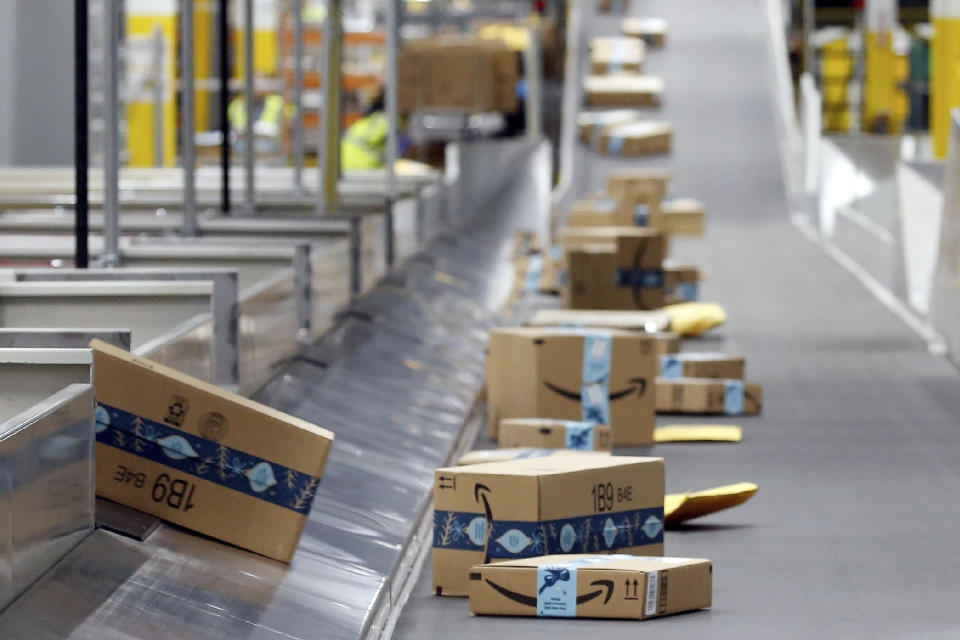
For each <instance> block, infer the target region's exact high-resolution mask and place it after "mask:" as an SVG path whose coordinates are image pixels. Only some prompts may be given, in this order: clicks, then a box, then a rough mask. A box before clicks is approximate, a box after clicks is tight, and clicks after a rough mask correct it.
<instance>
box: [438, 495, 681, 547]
mask: <svg viewBox="0 0 960 640" xmlns="http://www.w3.org/2000/svg"><path fill="white" fill-rule="evenodd" d="M488 529H489V535H488ZM487 538H489V541H490V542H489V544H490V550H489V554H488V555H489V557H490V558H491V559H507V558H532V557H534V556H542V555H549V554H554V553H593V552H598V551H613V550H616V549H625V548H629V547H638V546H642V545H647V544H656V543H659V542H663V508H661V507H654V508H649V509H634V510H630V511H619V512H615V513H602V514H595V515H591V516H579V517H576V518H560V519H558V520H545V521H543V522H526V521H509V520H506V521H495V522H494V523H493V525H492V526H491V525H490V524H489V523H487V521H486V519H485V518H484V516H483V514H482V513H465V512H462V511H436V512H435V513H434V517H433V546H434V547H435V548H440V549H459V550H462V551H483V550H484V549H485V548H486V547H485V543H486V540H487Z"/></svg>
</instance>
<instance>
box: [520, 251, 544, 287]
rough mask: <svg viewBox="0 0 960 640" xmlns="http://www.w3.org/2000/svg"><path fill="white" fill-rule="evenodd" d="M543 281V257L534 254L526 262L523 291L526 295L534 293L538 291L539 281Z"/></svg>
mask: <svg viewBox="0 0 960 640" xmlns="http://www.w3.org/2000/svg"><path fill="white" fill-rule="evenodd" d="M542 279H543V256H541V255H539V254H534V255H532V256H530V259H529V261H528V262H527V275H526V277H525V278H524V280H523V289H524V291H526V292H527V293H536V292H537V291H539V290H540V281H541V280H542Z"/></svg>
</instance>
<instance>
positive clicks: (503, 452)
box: [457, 447, 610, 465]
mask: <svg viewBox="0 0 960 640" xmlns="http://www.w3.org/2000/svg"><path fill="white" fill-rule="evenodd" d="M566 455H573V456H583V455H597V456H608V455H610V452H609V451H577V450H576V449H541V448H539V447H510V448H507V449H480V450H477V451H468V452H467V453H465V454H463V455H462V456H460V459H459V460H457V464H459V465H468V464H483V463H485V462H506V461H508V460H527V459H529V458H549V457H552V456H566Z"/></svg>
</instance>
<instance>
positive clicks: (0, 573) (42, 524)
mask: <svg viewBox="0 0 960 640" xmlns="http://www.w3.org/2000/svg"><path fill="white" fill-rule="evenodd" d="M0 366H2V365H0ZM93 429H94V425H93V389H92V388H91V386H90V385H89V384H73V385H70V386H68V387H66V388H64V389H62V390H61V391H58V392H56V393H54V394H53V395H52V396H50V397H49V398H47V399H45V400H43V401H42V402H40V403H39V404H37V405H35V406H33V407H31V408H30V409H28V410H27V411H26V412H24V413H22V414H20V415H18V416H15V417H11V418H10V419H9V420H6V421H5V422H3V423H2V424H0V471H2V473H0V504H2V505H3V512H4V514H5V516H4V518H3V519H2V520H0V609H3V608H4V607H6V606H7V605H8V604H9V603H10V601H11V600H13V599H14V598H15V597H17V596H18V595H19V594H20V593H22V592H23V591H24V590H25V589H27V588H28V587H29V586H30V585H32V584H33V583H34V581H36V580H37V579H38V578H40V577H41V576H42V575H43V574H44V573H46V572H47V571H48V570H49V569H50V568H51V567H53V566H54V565H55V564H56V563H57V562H58V561H59V560H60V559H61V558H62V557H63V556H64V555H66V554H67V553H68V552H69V551H70V550H71V549H73V548H74V547H75V546H76V545H77V544H78V543H80V542H81V541H82V540H83V539H84V538H86V537H87V536H88V535H90V534H91V533H92V531H93V492H94V483H93Z"/></svg>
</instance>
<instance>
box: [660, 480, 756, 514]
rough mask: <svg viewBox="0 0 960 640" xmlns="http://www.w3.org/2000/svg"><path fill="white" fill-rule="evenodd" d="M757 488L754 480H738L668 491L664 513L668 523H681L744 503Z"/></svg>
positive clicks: (664, 500)
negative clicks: (711, 487)
mask: <svg viewBox="0 0 960 640" xmlns="http://www.w3.org/2000/svg"><path fill="white" fill-rule="evenodd" d="M757 489H759V487H757V485H755V484H753V483H752V482H738V483H737V484H728V485H726V486H723V487H714V488H713V489H706V490H704V491H692V492H691V491H688V492H686V493H668V494H667V495H666V496H664V498H663V515H664V518H665V519H666V521H667V524H679V523H681V522H686V521H687V520H692V519H694V518H699V517H701V516H705V515H709V514H711V513H716V512H717V511H723V510H724V509H730V508H731V507H735V506H737V505H738V504H743V503H744V502H746V501H747V500H749V499H750V498H752V497H753V494H755V493H756V492H757Z"/></svg>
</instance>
